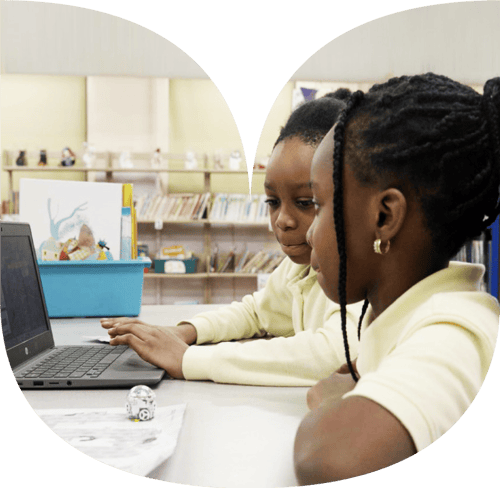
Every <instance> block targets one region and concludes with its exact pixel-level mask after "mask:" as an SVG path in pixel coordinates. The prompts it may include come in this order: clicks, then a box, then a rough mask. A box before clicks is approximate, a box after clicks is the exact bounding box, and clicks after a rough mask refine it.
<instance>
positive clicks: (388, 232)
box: [376, 188, 408, 242]
mask: <svg viewBox="0 0 500 488" xmlns="http://www.w3.org/2000/svg"><path fill="white" fill-rule="evenodd" d="M376 207H377V228H376V237H377V239H381V240H382V242H385V241H390V240H392V239H393V238H394V237H395V236H396V235H397V234H398V232H399V231H400V229H401V227H402V226H403V223H404V221H405V218H406V214H407V210H408V206H407V201H406V197H405V196H404V195H403V193H402V192H401V191H400V190H398V189H396V188H388V189H387V190H384V191H382V192H380V193H379V194H378V195H377V201H376Z"/></svg>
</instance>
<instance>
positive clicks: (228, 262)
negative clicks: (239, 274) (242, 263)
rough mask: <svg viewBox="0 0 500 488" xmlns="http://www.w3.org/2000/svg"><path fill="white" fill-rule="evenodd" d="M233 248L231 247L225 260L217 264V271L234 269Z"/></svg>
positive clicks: (224, 271)
mask: <svg viewBox="0 0 500 488" xmlns="http://www.w3.org/2000/svg"><path fill="white" fill-rule="evenodd" d="M235 256H236V254H235V249H231V251H229V254H228V255H227V256H226V258H225V260H224V261H223V262H222V264H221V265H220V266H219V270H218V272H219V273H232V272H233V271H234V261H235Z"/></svg>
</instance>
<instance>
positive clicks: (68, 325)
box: [24, 305, 307, 488]
mask: <svg viewBox="0 0 500 488" xmlns="http://www.w3.org/2000/svg"><path fill="white" fill-rule="evenodd" d="M219 306H220V305H189V306H174V305H149V306H144V307H143V309H142V312H141V315H140V317H139V318H140V319H141V320H143V321H145V322H148V323H152V324H156V325H174V324H175V323H176V322H177V321H178V320H181V319H185V318H190V317H192V316H193V315H195V314H196V313H198V312H200V311H204V310H210V309H214V308H218V307H219ZM52 327H53V331H54V337H55V342H56V344H57V345H64V344H79V343H85V342H84V341H83V340H82V336H84V335H105V331H104V329H102V328H101V327H100V324H99V321H98V319H53V320H52ZM103 333H104V334H103ZM206 347H210V346H206ZM154 390H155V393H156V400H157V405H158V406H166V405H175V404H180V403H186V404H187V407H186V412H185V416H184V422H183V425H182V429H181V432H180V435H179V439H178V444H177V447H176V450H175V452H174V454H173V455H172V457H171V458H170V459H168V460H167V461H165V462H164V463H162V464H161V465H160V466H158V467H157V468H156V469H155V470H154V471H153V472H151V473H150V475H149V476H150V477H152V478H156V479H161V480H165V481H171V482H175V483H180V484H186V485H195V486H205V487H221V486H224V487H225V488H233V487H246V486H248V487H252V488H253V487H256V486H258V487H263V488H264V487H283V486H296V484H297V481H296V479H295V475H294V472H293V459H292V452H293V441H294V437H295V432H296V430H297V427H298V425H299V423H300V421H301V419H302V418H303V417H304V416H305V414H306V412H307V406H306V393H307V388H284V387H253V386H241V385H223V384H216V383H212V382H205V381H201V382H198V381H192V382H191V381H180V380H171V379H168V380H163V381H162V382H161V383H160V384H159V385H158V386H157V387H155V389H154ZM127 391H128V390H123V389H106V390H72V391H68V390H52V391H32V390H27V391H25V392H24V393H25V396H26V398H27V400H28V402H29V403H30V404H31V406H32V407H33V408H34V409H35V410H37V409H43V408H77V407H78V408H85V407H89V408H90V407H93V408H95V407H118V406H120V407H121V406H124V402H125V396H126V392H127Z"/></svg>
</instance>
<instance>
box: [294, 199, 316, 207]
mask: <svg viewBox="0 0 500 488" xmlns="http://www.w3.org/2000/svg"><path fill="white" fill-rule="evenodd" d="M313 205H314V203H313V201H312V199H310V198H308V199H307V200H297V206H298V207H302V208H310V207H312V206H313Z"/></svg>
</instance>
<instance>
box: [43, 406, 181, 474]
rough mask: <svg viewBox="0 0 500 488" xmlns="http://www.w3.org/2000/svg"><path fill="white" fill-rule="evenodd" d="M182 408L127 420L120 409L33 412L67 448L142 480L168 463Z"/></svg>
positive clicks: (175, 441) (167, 408)
mask: <svg viewBox="0 0 500 488" xmlns="http://www.w3.org/2000/svg"><path fill="white" fill-rule="evenodd" d="M185 408H186V405H185V404H181V405H171V406H168V407H159V408H158V407H157V408H156V411H155V417H154V419H152V420H147V421H144V422H141V421H134V420H130V419H129V418H128V417H127V414H126V411H125V405H124V406H123V408H96V409H90V408H81V409H80V408H79V409H46V410H37V412H36V413H37V414H38V415H39V416H40V418H41V419H42V420H43V421H44V422H45V423H46V424H47V425H48V426H49V427H50V428H51V429H52V430H53V431H54V432H55V433H56V434H57V435H59V436H60V437H62V438H63V439H64V440H65V441H66V442H67V443H68V444H70V445H72V446H73V447H75V448H76V449H78V450H80V451H82V452H83V453H84V454H87V455H88V456H90V457H93V458H94V459H97V460H98V461H101V462H103V463H106V464H109V465H110V466H113V467H115V468H118V469H122V470H124V471H128V472H129V473H132V474H137V475H140V476H146V475H147V474H148V473H150V472H151V471H152V470H153V469H154V468H155V467H157V466H158V465H159V464H160V463H162V462H163V461H165V460H166V459H168V458H169V457H170V456H171V455H172V453H173V452H174V449H175V446H176V445H177V438H178V435H179V432H180V430H181V426H182V419H183V416H184V411H185Z"/></svg>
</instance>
